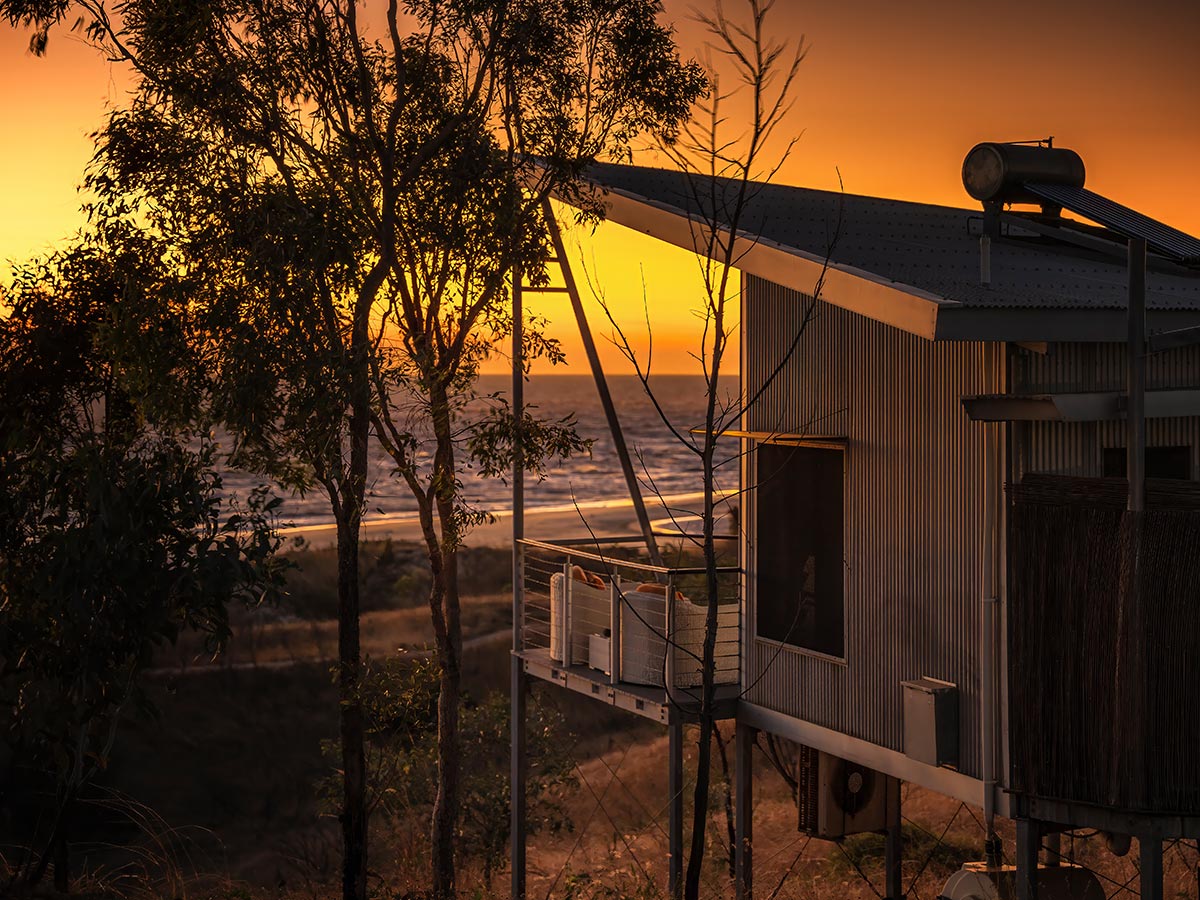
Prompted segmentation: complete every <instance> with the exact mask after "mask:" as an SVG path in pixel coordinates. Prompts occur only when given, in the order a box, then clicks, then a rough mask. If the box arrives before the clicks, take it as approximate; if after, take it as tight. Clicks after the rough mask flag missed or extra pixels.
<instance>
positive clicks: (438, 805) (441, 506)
mask: <svg viewBox="0 0 1200 900" xmlns="http://www.w3.org/2000/svg"><path fill="white" fill-rule="evenodd" d="M430 399H431V400H432V403H431V415H432V419H433V427H434V433H435V435H436V438H437V452H436V457H435V462H434V470H435V475H434V478H435V483H439V484H440V485H441V486H442V489H441V490H439V491H438V495H437V501H436V502H437V513H438V520H439V525H440V533H439V535H438V539H436V548H435V547H434V546H431V547H430V569H431V572H432V574H433V593H434V598H433V599H432V600H431V603H430V606H431V610H432V611H433V613H434V631H435V635H436V638H437V651H438V663H439V665H440V668H441V682H440V685H439V687H440V690H439V692H438V786H437V796H436V798H435V799H434V803H433V821H432V823H431V830H432V835H431V838H432V851H433V852H432V860H431V861H432V864H433V896H434V897H435V898H436V900H452V898H453V897H454V896H455V861H454V838H455V833H456V831H457V825H458V804H459V775H460V768H461V759H460V750H459V733H458V714H459V705H460V703H461V695H462V618H461V615H460V604H459V595H458V541H459V535H458V532H457V529H458V524H457V519H456V515H455V513H456V508H455V506H456V496H455V490H454V487H453V486H454V485H455V483H456V482H455V477H454V475H455V471H454V438H453V431H452V423H451V421H450V406H449V403H448V398H447V396H446V394H445V392H444V391H442V390H441V389H440V388H435V389H434V391H433V392H432V394H431V398H430ZM431 524H432V523H431ZM426 534H427V541H428V540H430V538H432V537H433V534H432V528H430V529H427V531H426Z"/></svg>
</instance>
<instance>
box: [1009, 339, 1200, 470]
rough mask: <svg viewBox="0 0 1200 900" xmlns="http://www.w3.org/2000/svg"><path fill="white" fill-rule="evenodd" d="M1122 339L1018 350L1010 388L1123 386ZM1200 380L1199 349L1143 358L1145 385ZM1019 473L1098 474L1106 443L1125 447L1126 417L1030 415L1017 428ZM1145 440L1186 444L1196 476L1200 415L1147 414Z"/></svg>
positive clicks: (1199, 461)
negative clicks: (1067, 419) (1040, 418)
mask: <svg viewBox="0 0 1200 900" xmlns="http://www.w3.org/2000/svg"><path fill="white" fill-rule="evenodd" d="M1125 361H1126V348H1125V345H1124V344H1052V345H1051V346H1050V348H1049V352H1048V353H1046V354H1038V353H1030V352H1021V351H1019V352H1018V353H1017V355H1016V356H1015V357H1014V359H1013V370H1012V371H1013V390H1014V391H1018V392H1025V393H1039V392H1043V391H1054V390H1058V391H1120V390H1124V388H1125ZM1196 385H1200V348H1198V347H1190V348H1187V349H1182V350H1171V351H1168V352H1165V353H1155V354H1152V355H1151V356H1149V357H1147V360H1146V387H1147V388H1148V389H1150V390H1154V389H1156V388H1157V389H1161V388H1172V387H1193V386H1196ZM1016 435H1017V440H1016V463H1017V465H1016V472H1015V473H1014V475H1015V477H1019V476H1020V475H1022V474H1024V473H1025V472H1052V473H1054V474H1057V475H1080V476H1086V477H1090V478H1095V477H1099V476H1100V475H1102V474H1103V468H1102V463H1101V459H1102V454H1103V450H1104V448H1106V447H1124V446H1125V423H1124V422H1122V421H1111V422H1072V423H1062V422H1034V423H1027V424H1023V425H1020V426H1018V427H1017V429H1016ZM1146 444H1147V446H1150V447H1180V446H1190V447H1191V449H1192V478H1197V477H1200V419H1197V418H1194V417H1191V418H1177V419H1150V420H1148V422H1147V423H1146Z"/></svg>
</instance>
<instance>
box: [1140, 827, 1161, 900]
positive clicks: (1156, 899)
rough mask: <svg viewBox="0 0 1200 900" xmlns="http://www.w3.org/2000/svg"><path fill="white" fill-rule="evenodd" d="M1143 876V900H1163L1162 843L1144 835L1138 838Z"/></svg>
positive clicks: (1141, 879)
mask: <svg viewBox="0 0 1200 900" xmlns="http://www.w3.org/2000/svg"><path fill="white" fill-rule="evenodd" d="M1138 854H1139V856H1140V857H1141V859H1140V860H1139V865H1140V868H1141V876H1140V878H1139V881H1140V884H1139V889H1140V892H1141V898H1142V900H1163V853H1162V841H1161V840H1159V839H1158V838H1155V837H1149V836H1147V835H1142V836H1141V837H1139V838H1138Z"/></svg>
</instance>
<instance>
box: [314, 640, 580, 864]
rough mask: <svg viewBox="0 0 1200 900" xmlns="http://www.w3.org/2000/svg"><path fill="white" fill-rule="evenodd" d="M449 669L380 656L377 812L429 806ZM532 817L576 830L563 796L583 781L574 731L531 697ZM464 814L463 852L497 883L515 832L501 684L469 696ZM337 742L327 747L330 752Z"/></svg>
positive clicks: (369, 694) (415, 811)
mask: <svg viewBox="0 0 1200 900" xmlns="http://www.w3.org/2000/svg"><path fill="white" fill-rule="evenodd" d="M439 680H440V674H439V672H438V669H437V666H436V664H435V663H433V662H431V661H417V662H415V663H414V662H410V661H408V660H400V659H391V660H385V661H380V662H376V663H374V664H372V665H371V666H370V667H369V669H368V672H367V674H366V675H365V677H364V679H363V688H362V697H363V709H364V714H365V720H366V723H367V725H366V730H367V735H368V746H369V749H368V754H367V759H368V764H367V768H368V773H369V780H368V784H369V803H370V805H371V809H372V815H373V817H377V818H379V819H380V820H382V821H384V822H388V823H393V824H404V823H405V822H411V821H412V820H413V819H415V818H419V817H424V816H426V815H428V814H429V812H430V810H431V809H432V807H433V803H434V799H435V793H436V783H437V778H436V775H437V727H438V715H437V706H438V693H439ZM530 709H531V718H530V721H529V723H528V729H529V732H528V734H529V773H528V781H527V791H528V793H527V803H528V807H527V811H528V817H527V826H528V829H529V833H530V834H537V833H539V832H542V831H546V832H550V833H554V834H557V833H560V832H563V831H568V832H569V831H572V830H573V829H574V823H573V821H572V820H571V818H570V815H569V813H568V812H567V809H566V807H565V805H564V803H563V801H564V798H565V795H566V793H567V792H568V791H569V790H570V789H572V788H574V787H575V785H576V782H577V779H576V775H575V763H574V761H573V760H572V759H571V756H570V754H569V753H568V752H567V748H568V747H569V746H571V744H572V738H571V735H570V733H569V732H568V730H567V725H566V722H565V721H564V719H563V717H562V716H561V715H560V714H558V713H557V712H555V711H554V710H552V709H550V708H547V707H544V706H542V705H540V704H533V705H532V706H531V708H530ZM461 729H462V761H463V771H464V772H465V773H466V774H465V777H464V778H463V784H462V804H463V815H462V817H461V818H460V820H459V822H458V829H457V842H458V850H459V853H460V855H461V856H462V857H463V858H465V859H469V860H473V861H476V862H477V863H478V864H479V865H480V867H481V871H482V875H483V878H484V881H485V882H486V883H487V884H489V885H490V882H491V877H492V875H493V873H494V872H496V871H498V870H502V869H503V868H504V866H505V865H506V863H507V853H506V851H507V848H508V839H509V824H510V816H509V800H510V797H511V793H510V790H509V770H508V760H507V758H506V757H505V756H504V754H502V753H498V752H497V748H500V747H503V746H504V745H505V743H506V742H507V740H508V736H509V708H508V698H507V697H505V696H504V695H503V694H500V693H491V694H489V695H488V696H487V697H485V698H483V699H481V700H478V701H476V700H475V699H474V698H472V697H470V696H465V697H464V698H463V710H462V718H461ZM334 750H335V748H333V747H332V746H327V747H326V753H327V755H329V756H331V757H332V756H335V755H336V754H335V752H334ZM322 794H323V796H324V797H325V806H326V809H327V810H328V811H330V812H333V811H335V810H336V808H337V805H336V797H337V785H335V784H332V783H330V782H326V783H325V784H324V785H323V786H322Z"/></svg>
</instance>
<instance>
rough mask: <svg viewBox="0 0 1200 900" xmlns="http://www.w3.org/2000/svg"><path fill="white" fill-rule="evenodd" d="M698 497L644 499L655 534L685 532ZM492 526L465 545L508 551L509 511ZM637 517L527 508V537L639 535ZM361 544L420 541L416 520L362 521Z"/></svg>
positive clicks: (317, 528) (330, 531) (325, 528)
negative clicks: (385, 541) (386, 541)
mask: <svg viewBox="0 0 1200 900" xmlns="http://www.w3.org/2000/svg"><path fill="white" fill-rule="evenodd" d="M701 496H702V495H701V494H699V493H691V494H675V495H671V496H667V497H662V498H658V497H653V498H647V499H646V509H647V511H648V512H649V514H650V520H651V522H652V523H653V525H654V529H655V531H657V532H662V533H670V532H672V531H678V527H677V525H683V526H684V527H685V528H687V529H688V530H691V529H690V527H689V526H690V525H691V524H692V523H691V522H689V521H688V518H689V516H690V515H691V513H692V511H694V510H696V509H698V508H699V506H700V500H701ZM494 516H495V521H493V522H491V523H490V524H487V525H481V526H479V527H478V528H476V529H474V530H473V531H472V532H471V533H470V535H469V536H468V537H467V540H466V543H467V544H468V545H469V546H472V547H506V546H509V545H510V544H511V543H512V512H511V510H501V511H499V512H497V513H495V514H494ZM281 533H282V534H283V536H284V537H285V538H292V537H303V538H304V539H305V541H306V542H307V543H308V545H309V546H311V547H329V546H332V545H333V544H334V543H335V541H336V537H337V530H336V527H335V526H334V524H333V523H332V522H329V523H321V524H316V525H303V526H296V527H293V528H285V529H282V530H281ZM638 533H639V532H638V523H637V514H636V513H635V512H634V510H633V501H631V500H629V499H628V498H625V499H619V500H600V501H589V502H587V503H580V504H579V505H578V506H574V505H562V506H543V507H532V508H527V509H526V511H525V536H526V537H528V538H533V539H536V540H550V541H555V540H564V539H569V538H587V537H590V536H596V537H617V536H623V535H636V534H638ZM362 536H363V539H364V540H385V539H388V538H390V539H392V540H397V541H419V540H420V539H421V530H420V526H419V525H418V523H417V521H416V518H415V516H410V515H405V516H390V517H377V518H374V519H368V520H366V521H364V522H363V529H362Z"/></svg>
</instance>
